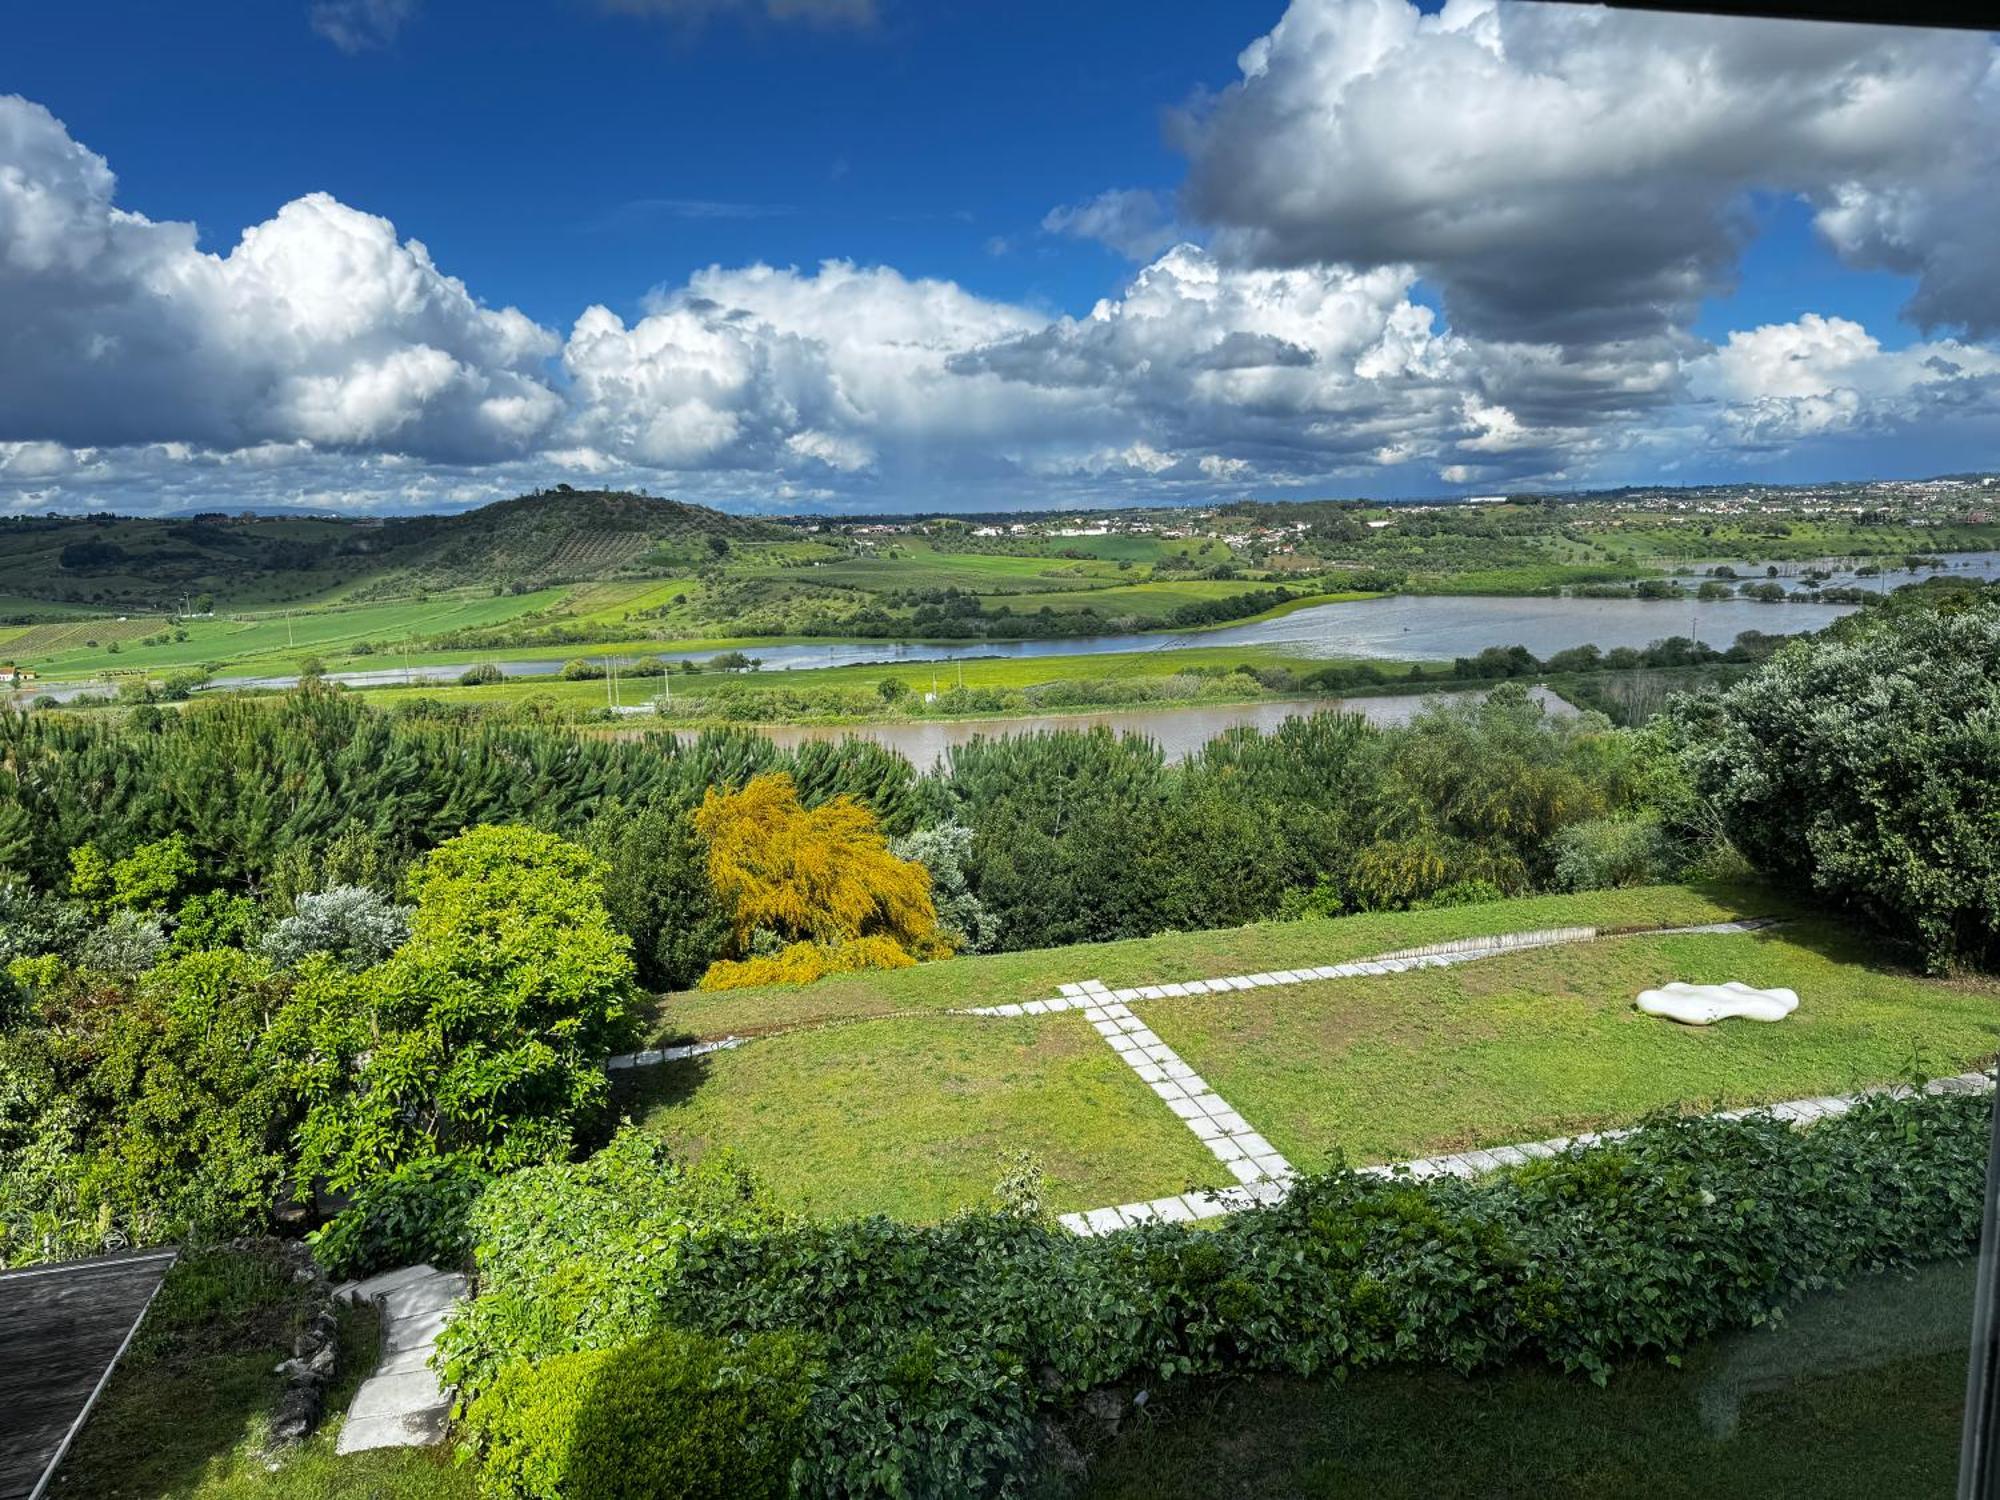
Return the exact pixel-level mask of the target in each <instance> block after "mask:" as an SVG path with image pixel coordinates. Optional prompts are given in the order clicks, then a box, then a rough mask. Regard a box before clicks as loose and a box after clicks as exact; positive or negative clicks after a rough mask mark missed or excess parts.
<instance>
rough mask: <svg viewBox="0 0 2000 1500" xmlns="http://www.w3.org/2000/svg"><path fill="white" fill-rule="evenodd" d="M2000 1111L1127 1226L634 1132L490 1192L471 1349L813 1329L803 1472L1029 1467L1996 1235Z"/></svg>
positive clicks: (1579, 1345) (1652, 1328)
mask: <svg viewBox="0 0 2000 1500" xmlns="http://www.w3.org/2000/svg"><path fill="white" fill-rule="evenodd" d="M1992 1107H1993V1106H1992V1101H1991V1100H1990V1099H1988V1098H1985V1097H1977V1096H1973V1097H1966V1096H1956V1097H1952V1096H1947V1097H1943V1098H1915V1099H1903V1100H1887V1099H1884V1100H1879V1101H1874V1102H1870V1103H1867V1104H1864V1105H1862V1106H1860V1107H1858V1108H1857V1109H1855V1110H1854V1111H1853V1112H1852V1113H1850V1114H1848V1115H1847V1116H1844V1117H1842V1118H1840V1119H1836V1120H1830V1121H1825V1122H1822V1123H1820V1124H1817V1125H1815V1126H1814V1127H1812V1128H1811V1129H1810V1130H1807V1131H1803V1132H1800V1131H1795V1130H1793V1129H1791V1128H1790V1127H1789V1126H1787V1125H1786V1124H1785V1123H1783V1122H1782V1121H1778V1120H1775V1119H1772V1118H1770V1117H1768V1116H1753V1117H1750V1118H1747V1119H1743V1120H1733V1121H1732V1120H1720V1119H1680V1118H1662V1119H1659V1120H1655V1121H1653V1122H1651V1123H1649V1124H1648V1125H1647V1126H1646V1127H1644V1128H1643V1129H1641V1130H1639V1131H1638V1132H1636V1133H1634V1134H1633V1135H1631V1136H1629V1137H1626V1138H1624V1139H1621V1140H1619V1141H1617V1142H1615V1143H1607V1144H1603V1145H1600V1146H1598V1147H1595V1148H1592V1149H1589V1150H1583V1151H1578V1152H1574V1153H1571V1154H1568V1155H1565V1156H1562V1157H1558V1158H1555V1159H1551V1160H1547V1161H1540V1162H1536V1163H1532V1164H1530V1165H1528V1166H1526V1167H1523V1168H1520V1169H1517V1170H1514V1171H1510V1172H1504V1173H1500V1174H1497V1175H1495V1176H1492V1177H1488V1178H1484V1179H1480V1180H1476V1181H1460V1180H1457V1179H1451V1178H1446V1179H1433V1180H1430V1181H1424V1182H1418V1181H1415V1180H1412V1179H1410V1178H1408V1177H1406V1176H1400V1177H1381V1176H1375V1175H1363V1174H1359V1173H1353V1172H1348V1171H1345V1170H1339V1169H1336V1170H1333V1171H1329V1172H1327V1173H1324V1174H1318V1175H1313V1176H1309V1177H1306V1178H1304V1179H1302V1180H1301V1181H1300V1182H1299V1183H1298V1184H1296V1185H1295V1187H1294V1190H1293V1192H1292V1193H1291V1195H1290V1196H1289V1197H1288V1198H1287V1199H1286V1200H1285V1201H1284V1202H1283V1203H1282V1204H1279V1205H1277V1206H1275V1207H1271V1208H1267V1209H1264V1210H1261V1211H1258V1212H1252V1213H1244V1214H1238V1215H1235V1216H1233V1217H1230V1218H1227V1219H1225V1220H1222V1221H1220V1222H1218V1223H1215V1224H1212V1225H1208V1226H1202V1227H1199V1228H1193V1227H1189V1226H1184V1225H1173V1224H1158V1225H1149V1226H1146V1227H1142V1228H1140V1229H1136V1230H1132V1231H1129V1232H1127V1233H1123V1234H1118V1235H1111V1236H1106V1237H1103V1238H1097V1239H1080V1238H1077V1237H1075V1236H1072V1235H1070V1234H1068V1233H1067V1232H1065V1231H1062V1230H1059V1229H1051V1228H1048V1227H1045V1226H1042V1225H1039V1224H1036V1223H1034V1222H1032V1221H1030V1220H1027V1219H1024V1218H1022V1217H1019V1216H1017V1215H1013V1214H1006V1213H1002V1214H991V1215H967V1216H963V1217H960V1218H957V1219H953V1220H951V1221H949V1222H947V1223H944V1224H939V1225H929V1226H922V1225H909V1224H899V1223H895V1222H892V1221H889V1220H885V1219H866V1220H860V1221H857V1222H852V1223H838V1224H827V1223H807V1224H798V1225H778V1226H773V1225H772V1224H770V1223H769V1221H768V1220H763V1219H760V1218H758V1216H755V1215H752V1214H746V1213H744V1212H743V1211H742V1201H741V1199H739V1198H735V1197H726V1198H725V1199H724V1200H723V1205H722V1209H723V1211H722V1212H721V1213H715V1212H714V1211H713V1208H712V1206H711V1205H706V1204H703V1203H701V1202H698V1201H693V1200H691V1199H690V1198H687V1197H684V1196H681V1188H680V1185H679V1184H678V1183H677V1184H676V1185H675V1186H674V1187H673V1188H671V1189H669V1190H668V1191H667V1194H666V1196H667V1197H668V1198H671V1199H674V1200H676V1201H674V1202H673V1203H672V1205H671V1207H670V1208H669V1209H667V1210H666V1211H664V1212H662V1211H656V1210H645V1209H642V1210H641V1211H638V1212H633V1211H632V1210H630V1209H627V1208H626V1207H625V1206H624V1199H625V1197H626V1195H628V1194H632V1195H636V1196H637V1198H638V1199H640V1200H642V1201H644V1200H646V1199H647V1197H648V1195H649V1194H658V1193H659V1192H660V1190H659V1189H658V1188H657V1187H655V1186H654V1185H653V1177H654V1175H655V1174H654V1173H653V1172H650V1171H649V1170H647V1168H648V1166H649V1163H651V1164H655V1165H657V1166H658V1167H659V1169H660V1170H661V1171H663V1172H666V1173H667V1174H668V1175H670V1176H678V1177H680V1179H681V1182H686V1181H688V1180H689V1176H690V1174H686V1172H685V1169H674V1168H671V1167H670V1166H669V1165H668V1164H667V1163H666V1162H665V1160H664V1158H663V1157H661V1156H652V1157H650V1158H649V1156H648V1148H647V1147H646V1146H645V1145H644V1144H643V1143H641V1142H639V1141H636V1140H632V1139H627V1140H625V1141H624V1142H623V1143H622V1144H621V1145H620V1147H619V1148H618V1150H617V1152H616V1153H615V1154H614V1155H613V1159H612V1160H611V1161H609V1162H605V1161H601V1160H599V1159H593V1161H592V1162H589V1163H585V1164H583V1165H582V1166H578V1167H562V1168H548V1169H543V1170H542V1171H540V1172H536V1173H526V1174H521V1177H520V1178H517V1179H514V1181H516V1182H522V1181H523V1179H535V1180H534V1181H533V1183H532V1184H528V1183H525V1182H524V1183H523V1187H522V1188H521V1190H520V1191H519V1194H518V1196H515V1197H513V1198H512V1199H511V1201H508V1200H505V1199H502V1198H501V1195H502V1194H503V1193H504V1192H505V1190H506V1189H507V1188H508V1187H509V1186H511V1184H510V1183H503V1184H501V1185H500V1186H499V1187H498V1188H496V1189H495V1190H494V1191H493V1192H492V1193H489V1194H488V1197H487V1200H486V1201H485V1202H483V1203H482V1204H481V1207H480V1209H479V1212H478V1218H479V1220H480V1222H481V1225H482V1228H481V1233H480V1246H479V1252H478V1254H479V1264H480V1270H481V1278H482V1285H481V1295H480V1297H479V1298H478V1299H477V1301H475V1302H474V1303H472V1304H471V1305H470V1306H469V1307H467V1308H464V1309H461V1311H460V1312H459V1314H458V1315H457V1316H456V1317H455V1318H454V1320H453V1322H452V1324H451V1326H450V1327H449V1328H448V1329H447V1330H446V1333H445V1338H444V1347H445V1349H446V1350H447V1359H448V1363H447V1366H446V1373H447V1376H448V1378H452V1379H456V1380H459V1381H460V1382H461V1383H462V1389H463V1390H464V1391H465V1392H466V1393H467V1394H468V1396H472V1397H477V1396H479V1395H480V1394H481V1393H483V1392H484V1391H485V1390H486V1389H488V1388H490V1387H491V1386H492V1384H493V1382H494V1379H495V1377H496V1375H497V1374H498V1372H499V1371H500V1370H501V1369H502V1368H504V1367H505V1366H507V1365H508V1364H509V1363H510V1362H512V1361H514V1360H518V1359H527V1360H531V1361H532V1360H541V1359H546V1358H548V1357H549V1356H550V1355H554V1354H559V1353H563V1352H567V1351H570V1350H575V1349H603V1348H609V1347H612V1346H614V1345H617V1344H620V1343H625V1342H629V1341H631V1340H634V1339H638V1338H643V1337H646V1336H648V1335H650V1334H653V1333H655V1332H657V1331H658V1330H660V1329H662V1328H668V1327H672V1328H681V1329H686V1330H690V1331H693V1332H700V1333H705V1334H708V1335H711V1336H714V1337H717V1338H726V1339H734V1338H740V1337H746V1336H749V1335H754V1334H759V1333H789V1334H793V1335H796V1336H799V1337H801V1338H803V1339H805V1340H806V1341H807V1342H808V1343H809V1345H810V1346H811V1347H812V1348H813V1349H814V1350H815V1351H816V1352H817V1354H818V1355H819V1357H820V1359H821V1361H822V1363H821V1367H820V1371H819V1373H818V1375H817V1376H816V1377H815V1384H814V1390H813V1395H812V1401H811V1404H810V1408H809V1411H808V1415H807V1420H806V1426H805V1431H804V1437H803V1441H804V1444H805V1454H806V1458H805V1462H804V1463H803V1464H802V1465H801V1467H800V1469H799V1471H798V1473H799V1480H800V1487H801V1491H802V1492H803V1493H806V1494H817V1495H849V1494H861V1493H878V1492H881V1491H885V1490H886V1491H888V1492H890V1493H904V1494H983V1493H991V1494H1007V1493H1018V1492H1020V1491H1021V1490H1022V1489H1023V1488H1024V1487H1025V1486H1026V1484H1027V1483H1028V1481H1029V1479H1030V1478H1031V1475H1032V1463H1031V1460H1030V1455H1031V1452H1032V1434H1033V1430H1034V1418H1035V1416H1036V1415H1037V1413H1038V1412H1040V1411H1043V1410H1046V1409H1048V1408H1050V1407H1054V1406H1060V1405H1061V1404H1064V1403H1067V1402H1071V1401H1074V1400H1076V1399H1078V1398H1079V1397H1080V1396H1081V1395H1082V1394H1083V1393H1085V1392H1088V1391H1090V1390H1092V1389H1093V1388H1095V1387H1098V1386H1101V1385H1105V1384H1107V1383H1111V1382H1138V1383H1153V1382H1159V1381H1167V1380H1173V1379H1177V1378H1180V1377H1185V1376H1191V1375H1206V1374H1223V1373H1232V1372H1236V1373H1248V1372H1259V1371H1277V1372H1288V1373H1295V1374H1301V1375H1313V1374H1337V1373H1339V1372H1342V1371H1345V1370H1350V1369H1358V1368H1364V1367H1367V1366H1372V1365H1382V1364H1390V1363H1424V1364H1440V1365H1449V1366H1451V1367H1454V1368H1457V1369H1461V1370H1470V1369H1473V1368H1475V1367H1478V1366H1482V1365H1490V1364H1495V1363H1499V1362H1505V1361H1513V1360H1521V1359H1541V1360H1546V1361H1548V1362H1550V1363H1552V1364H1554V1365H1556V1366H1558V1367H1560V1368H1561V1369H1564V1370H1568V1371H1579V1372H1583V1373H1585V1374H1587V1375H1589V1376H1591V1377H1592V1378H1594V1379H1598V1380H1602V1379H1604V1378H1605V1377H1606V1376H1607V1375H1608V1374H1609V1372H1610V1371H1611V1370H1612V1368H1613V1367H1614V1366H1615V1364H1616V1363H1617V1362H1619V1361H1621V1360H1625V1359H1630V1358H1633V1357H1636V1356H1644V1355H1654V1354H1672V1353H1674V1352H1676V1351H1678V1350H1680V1349H1682V1348H1684V1347H1686V1346H1687V1345H1688V1344H1689V1343H1690V1342H1691V1341H1693V1340H1696V1339H1699V1338H1702V1337H1705V1336H1707V1335H1710V1334H1713V1333H1715V1332H1717V1331H1719V1330H1721V1329H1725V1328H1730V1327H1742V1326H1749V1325H1753V1324H1756V1323H1761V1322H1764V1321H1766V1320H1768V1319H1771V1318H1774V1317H1778V1316H1781V1315H1782V1314H1783V1311H1784V1309H1785V1307H1786V1305H1787V1304H1788V1303H1790V1302H1791V1301H1792V1300H1793V1299H1795V1298H1796V1297H1798V1296H1800V1295H1801V1294H1803V1293H1805V1292H1808V1291H1812V1290H1817V1289H1820V1288H1823V1287H1827V1286H1831V1285H1835V1284H1838V1283H1839V1282H1840V1281H1842V1280H1843V1279H1844V1278H1847V1277H1851V1276H1857V1275H1861V1274H1865V1273H1868V1272H1873V1271H1877V1270H1882V1269H1886V1268H1890V1267H1895V1266H1901V1265H1908V1264H1913V1263H1916V1262H1921V1261H1925V1260H1931V1259H1937V1258H1941V1257H1946V1256H1954V1255H1962V1254H1966V1253H1969V1252H1970V1251H1971V1250H1973V1249H1974V1248H1975V1247H1976V1244H1977V1241H1978V1233H1979V1225H1980V1214H1981V1207H1982V1197H1983V1189H1984V1180H1985V1156H1986V1143H1987V1134H1988V1128H1989V1122H1990V1118H1991V1110H1992ZM654 1149H655V1150H657V1148H654ZM496 1199H500V1201H496ZM731 1216H734V1218H735V1220H736V1221H735V1222H729V1219H730V1217H731Z"/></svg>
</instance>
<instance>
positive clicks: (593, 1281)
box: [438, 1127, 782, 1390]
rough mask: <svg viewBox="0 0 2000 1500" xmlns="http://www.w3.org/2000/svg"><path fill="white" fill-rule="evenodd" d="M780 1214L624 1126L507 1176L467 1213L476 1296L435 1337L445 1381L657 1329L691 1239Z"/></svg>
mask: <svg viewBox="0 0 2000 1500" xmlns="http://www.w3.org/2000/svg"><path fill="white" fill-rule="evenodd" d="M780 1222H782V1221H781V1220H780V1219H779V1218H778V1216H777V1215H776V1214H774V1213H773V1212H772V1211H771V1210H770V1209H768V1208H766V1207H765V1206H764V1205H763V1203H762V1202H760V1201H759V1199H758V1197H757V1194H756V1191H755V1188H754V1186H753V1185H752V1183H751V1181H750V1179H749V1178H748V1177H747V1176H746V1175H745V1174H744V1173H742V1172H741V1171H739V1170H737V1169H736V1168H735V1167H733V1166H731V1165H730V1164H729V1163H727V1162H725V1161H717V1160H709V1161H704V1162H702V1163H700V1164H699V1165H693V1166H691V1165H689V1164H688V1163H686V1162H683V1161H679V1160H676V1159H675V1157H674V1155H673V1153H672V1152H671V1151H669V1150H668V1149H667V1146H666V1143H665V1142H663V1141H661V1140H660V1139H659V1137H657V1136H654V1135H650V1134H647V1133H646V1132H644V1131H641V1130H635V1129H631V1128H629V1127H628V1128H627V1129H624V1130H621V1131H620V1132H619V1133H618V1134H617V1135H615V1136H613V1137H612V1139H611V1143H610V1144H609V1145H607V1146H606V1147H605V1148H604V1149H603V1150H602V1151H599V1152H598V1153H597V1154H596V1155H594V1156H592V1157H590V1158H589V1159H588V1160H586V1161H581V1162H563V1163H558V1164H555V1165H551V1166H546V1167H533V1168H530V1169H528V1170H526V1171H522V1172H514V1173H510V1174H509V1175H507V1176H505V1177H502V1178H500V1179H499V1180H497V1181H496V1182H494V1184H493V1185H492V1186H491V1187H489V1188H488V1189H487V1190H486V1191H485V1192H484V1193H483V1194H482V1195H481V1196H480V1199H479V1201H478V1203H477V1204H475V1205H474V1207H473V1210H472V1214H471V1229H472V1237H473V1253H474V1256H475V1258H476V1259H477V1262H478V1266H479V1297H478V1299H477V1300H476V1301H474V1302H471V1303H468V1304H465V1305H464V1306H462V1307H460V1309H459V1310H458V1313H457V1315H456V1316H455V1317H454V1318H453V1319H452V1321H451V1324H450V1326H449V1327H447V1328H446V1329H445V1331H444V1334H443V1336H442V1337H441V1338H440V1340H439V1344H438V1348H439V1351H440V1354H441V1355H442V1359H443V1363H442V1365H441V1368H442V1369H443V1370H444V1372H445V1378H446V1379H447V1380H448V1381H450V1382H452V1383H454V1384H462V1385H464V1386H465V1387H466V1388H467V1389H468V1390H473V1389H476V1388H478V1387H479V1386H481V1385H483V1384H484V1382H486V1381H488V1380H490V1379H492V1378H493V1376H494V1375H495V1374H496V1373H497V1372H498V1371H499V1369H500V1367H501V1366H502V1365H504V1364H505V1363H507V1362H508V1361H509V1360H513V1359H521V1358H526V1359H532V1360H541V1359H545V1358H547V1357H548V1356H550V1355H553V1354H563V1353H568V1352H570V1351H572V1350H576V1349H601V1348H608V1347H610V1346H611V1345H612V1344H616V1343H621V1342H623V1341H625V1340H627V1339H632V1338H636V1337H638V1336H640V1335H641V1334H645V1333H650V1332H653V1331H654V1330H655V1329H657V1328H660V1327H663V1326H664V1324H663V1323H662V1321H661V1320H660V1318H659V1316H658V1310H659V1309H658V1299H657V1296H656V1289H657V1288H658V1287H659V1285H660V1284H661V1283H662V1282H663V1281H666V1280H669V1279H671V1276H672V1272H673V1267H674V1266H675V1265H676V1264H678V1262H679V1259H680V1256H681V1254H682V1253H683V1251H684V1249H685V1247H686V1246H687V1245H688V1244H689V1243H690V1242H691V1241H693V1240H695V1239H697V1238H699V1237H701V1236H704V1235H709V1234H727V1233H742V1234H754V1233H757V1232H760V1231H762V1230H766V1229H770V1228H773V1227H775V1226H776V1225H777V1224H779V1223H780Z"/></svg>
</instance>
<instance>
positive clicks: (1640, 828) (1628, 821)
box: [1553, 818, 1673, 891]
mask: <svg viewBox="0 0 2000 1500" xmlns="http://www.w3.org/2000/svg"><path fill="white" fill-rule="evenodd" d="M1555 856H1556V865H1555V877H1554V881H1553V884H1554V885H1555V886H1556V888H1557V889H1558V890H1565V891H1595V890H1602V889H1605V888H1606V887H1610V886H1622V885H1648V884H1651V883H1653V882H1654V881H1659V880H1664V879H1666V878H1667V876H1668V874H1669V873H1670V869H1671V866H1672V864H1673V855H1672V850H1671V848H1670V847H1669V844H1668V840H1667V835H1666V831H1665V829H1663V828H1662V827H1661V826H1660V823H1659V821H1658V820H1657V819H1654V818H1592V819H1591V820H1590V821H1589V822H1587V823H1572V824H1571V825H1570V826H1569V827H1567V828H1565V829H1563V830H1562V832H1560V833H1558V834H1557V835H1556V837H1555Z"/></svg>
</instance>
